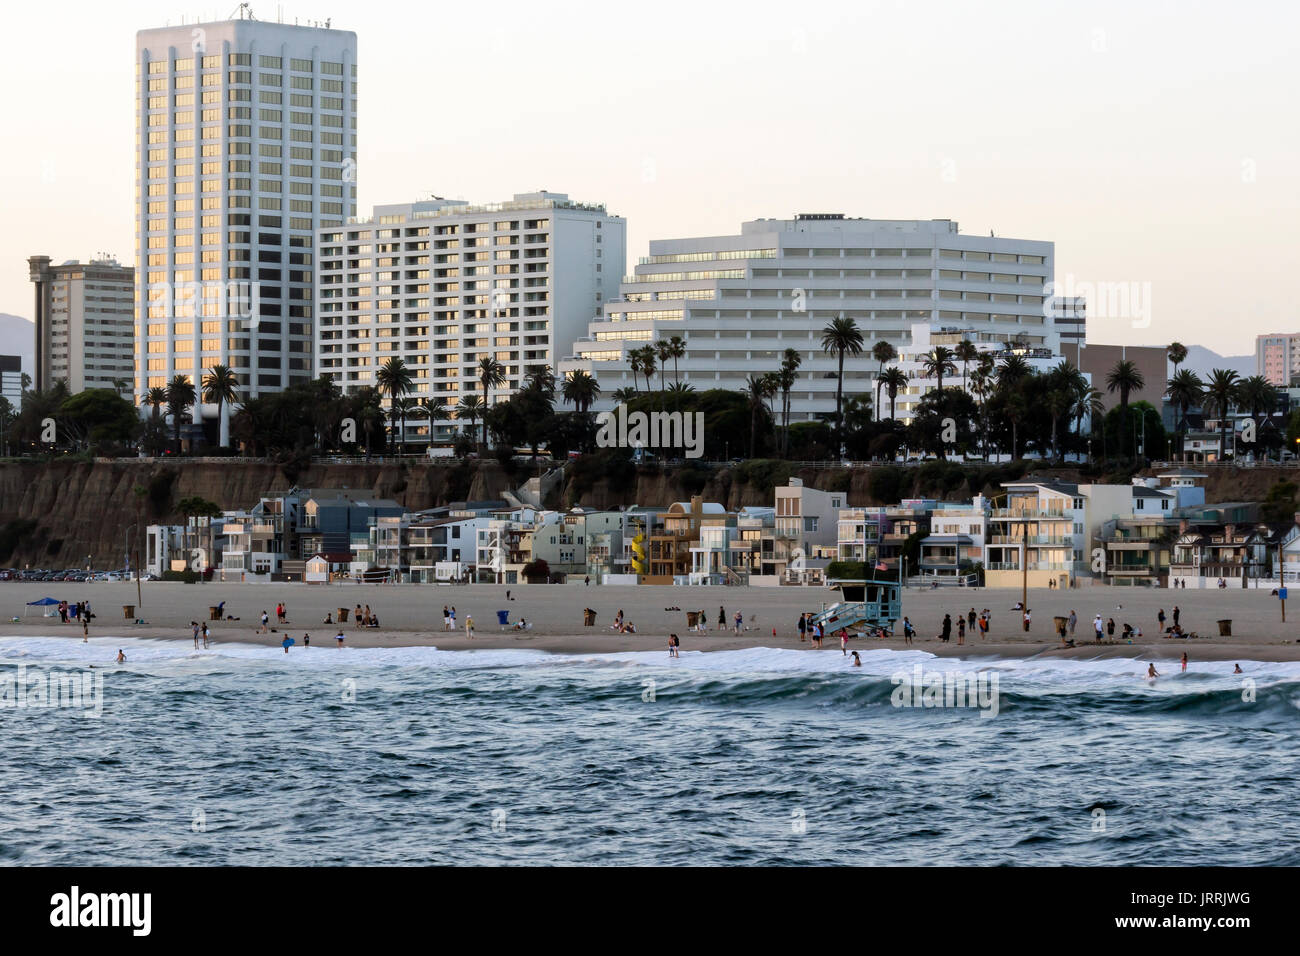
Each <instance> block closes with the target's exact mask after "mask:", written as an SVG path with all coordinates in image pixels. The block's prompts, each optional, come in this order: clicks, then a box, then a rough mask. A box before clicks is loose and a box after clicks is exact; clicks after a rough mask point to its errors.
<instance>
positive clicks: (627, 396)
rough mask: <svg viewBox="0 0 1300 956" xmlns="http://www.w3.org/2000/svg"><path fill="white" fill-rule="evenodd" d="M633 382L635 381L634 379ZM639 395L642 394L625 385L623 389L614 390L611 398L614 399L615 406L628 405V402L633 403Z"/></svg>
mask: <svg viewBox="0 0 1300 956" xmlns="http://www.w3.org/2000/svg"><path fill="white" fill-rule="evenodd" d="M633 381H635V379H633ZM639 394H640V392H639V391H638V390H637V389H635V388H628V387H627V386H626V385H624V386H623V387H622V388H616V389H614V392H613V394H612V395H610V398H612V399H614V404H616V405H626V404H627V403H628V402H630V401H632V399H634V398H636V397H637V395H639Z"/></svg>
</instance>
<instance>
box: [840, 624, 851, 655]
mask: <svg viewBox="0 0 1300 956" xmlns="http://www.w3.org/2000/svg"><path fill="white" fill-rule="evenodd" d="M840 656H842V657H848V656H849V631H848V628H844V627H842V628H840Z"/></svg>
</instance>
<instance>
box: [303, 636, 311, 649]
mask: <svg viewBox="0 0 1300 956" xmlns="http://www.w3.org/2000/svg"><path fill="white" fill-rule="evenodd" d="M302 646H303V647H311V635H310V634H305V633H304V634H303V636H302Z"/></svg>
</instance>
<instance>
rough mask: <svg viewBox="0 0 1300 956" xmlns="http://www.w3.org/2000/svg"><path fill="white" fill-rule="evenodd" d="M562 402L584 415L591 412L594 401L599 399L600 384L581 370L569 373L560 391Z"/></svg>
mask: <svg viewBox="0 0 1300 956" xmlns="http://www.w3.org/2000/svg"><path fill="white" fill-rule="evenodd" d="M560 394H561V395H563V396H564V400H565V401H566V402H568V403H569V404H571V405H572V406H573V407H574V408H576V409H577V410H578V414H579V415H585V414H587V412H588V411H590V410H591V406H592V405H593V404H594V403H595V401H596V399H598V398H600V384H599V383H598V382H597V381H596V380H595V379H594V378H592V377H591V375H589V374H588V373H586V372H584V371H583V370H582V369H578V370H577V371H576V372H572V373H570V375H569V377H568V378H566V379H565V380H564V385H563V386H562V387H561V389H560Z"/></svg>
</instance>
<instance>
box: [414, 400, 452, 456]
mask: <svg viewBox="0 0 1300 956" xmlns="http://www.w3.org/2000/svg"><path fill="white" fill-rule="evenodd" d="M416 408H417V410H418V409H424V414H425V417H426V418H428V419H429V444H430V445H432V444H433V439H434V425H433V423H434V422H445V421H447V420H448V419H450V418H451V413H450V412H449V411H447V406H446V405H444V404H443V403H442V402H441V401H440V400H439V401H431V402H424V403H422V404H420V405H417V406H416Z"/></svg>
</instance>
